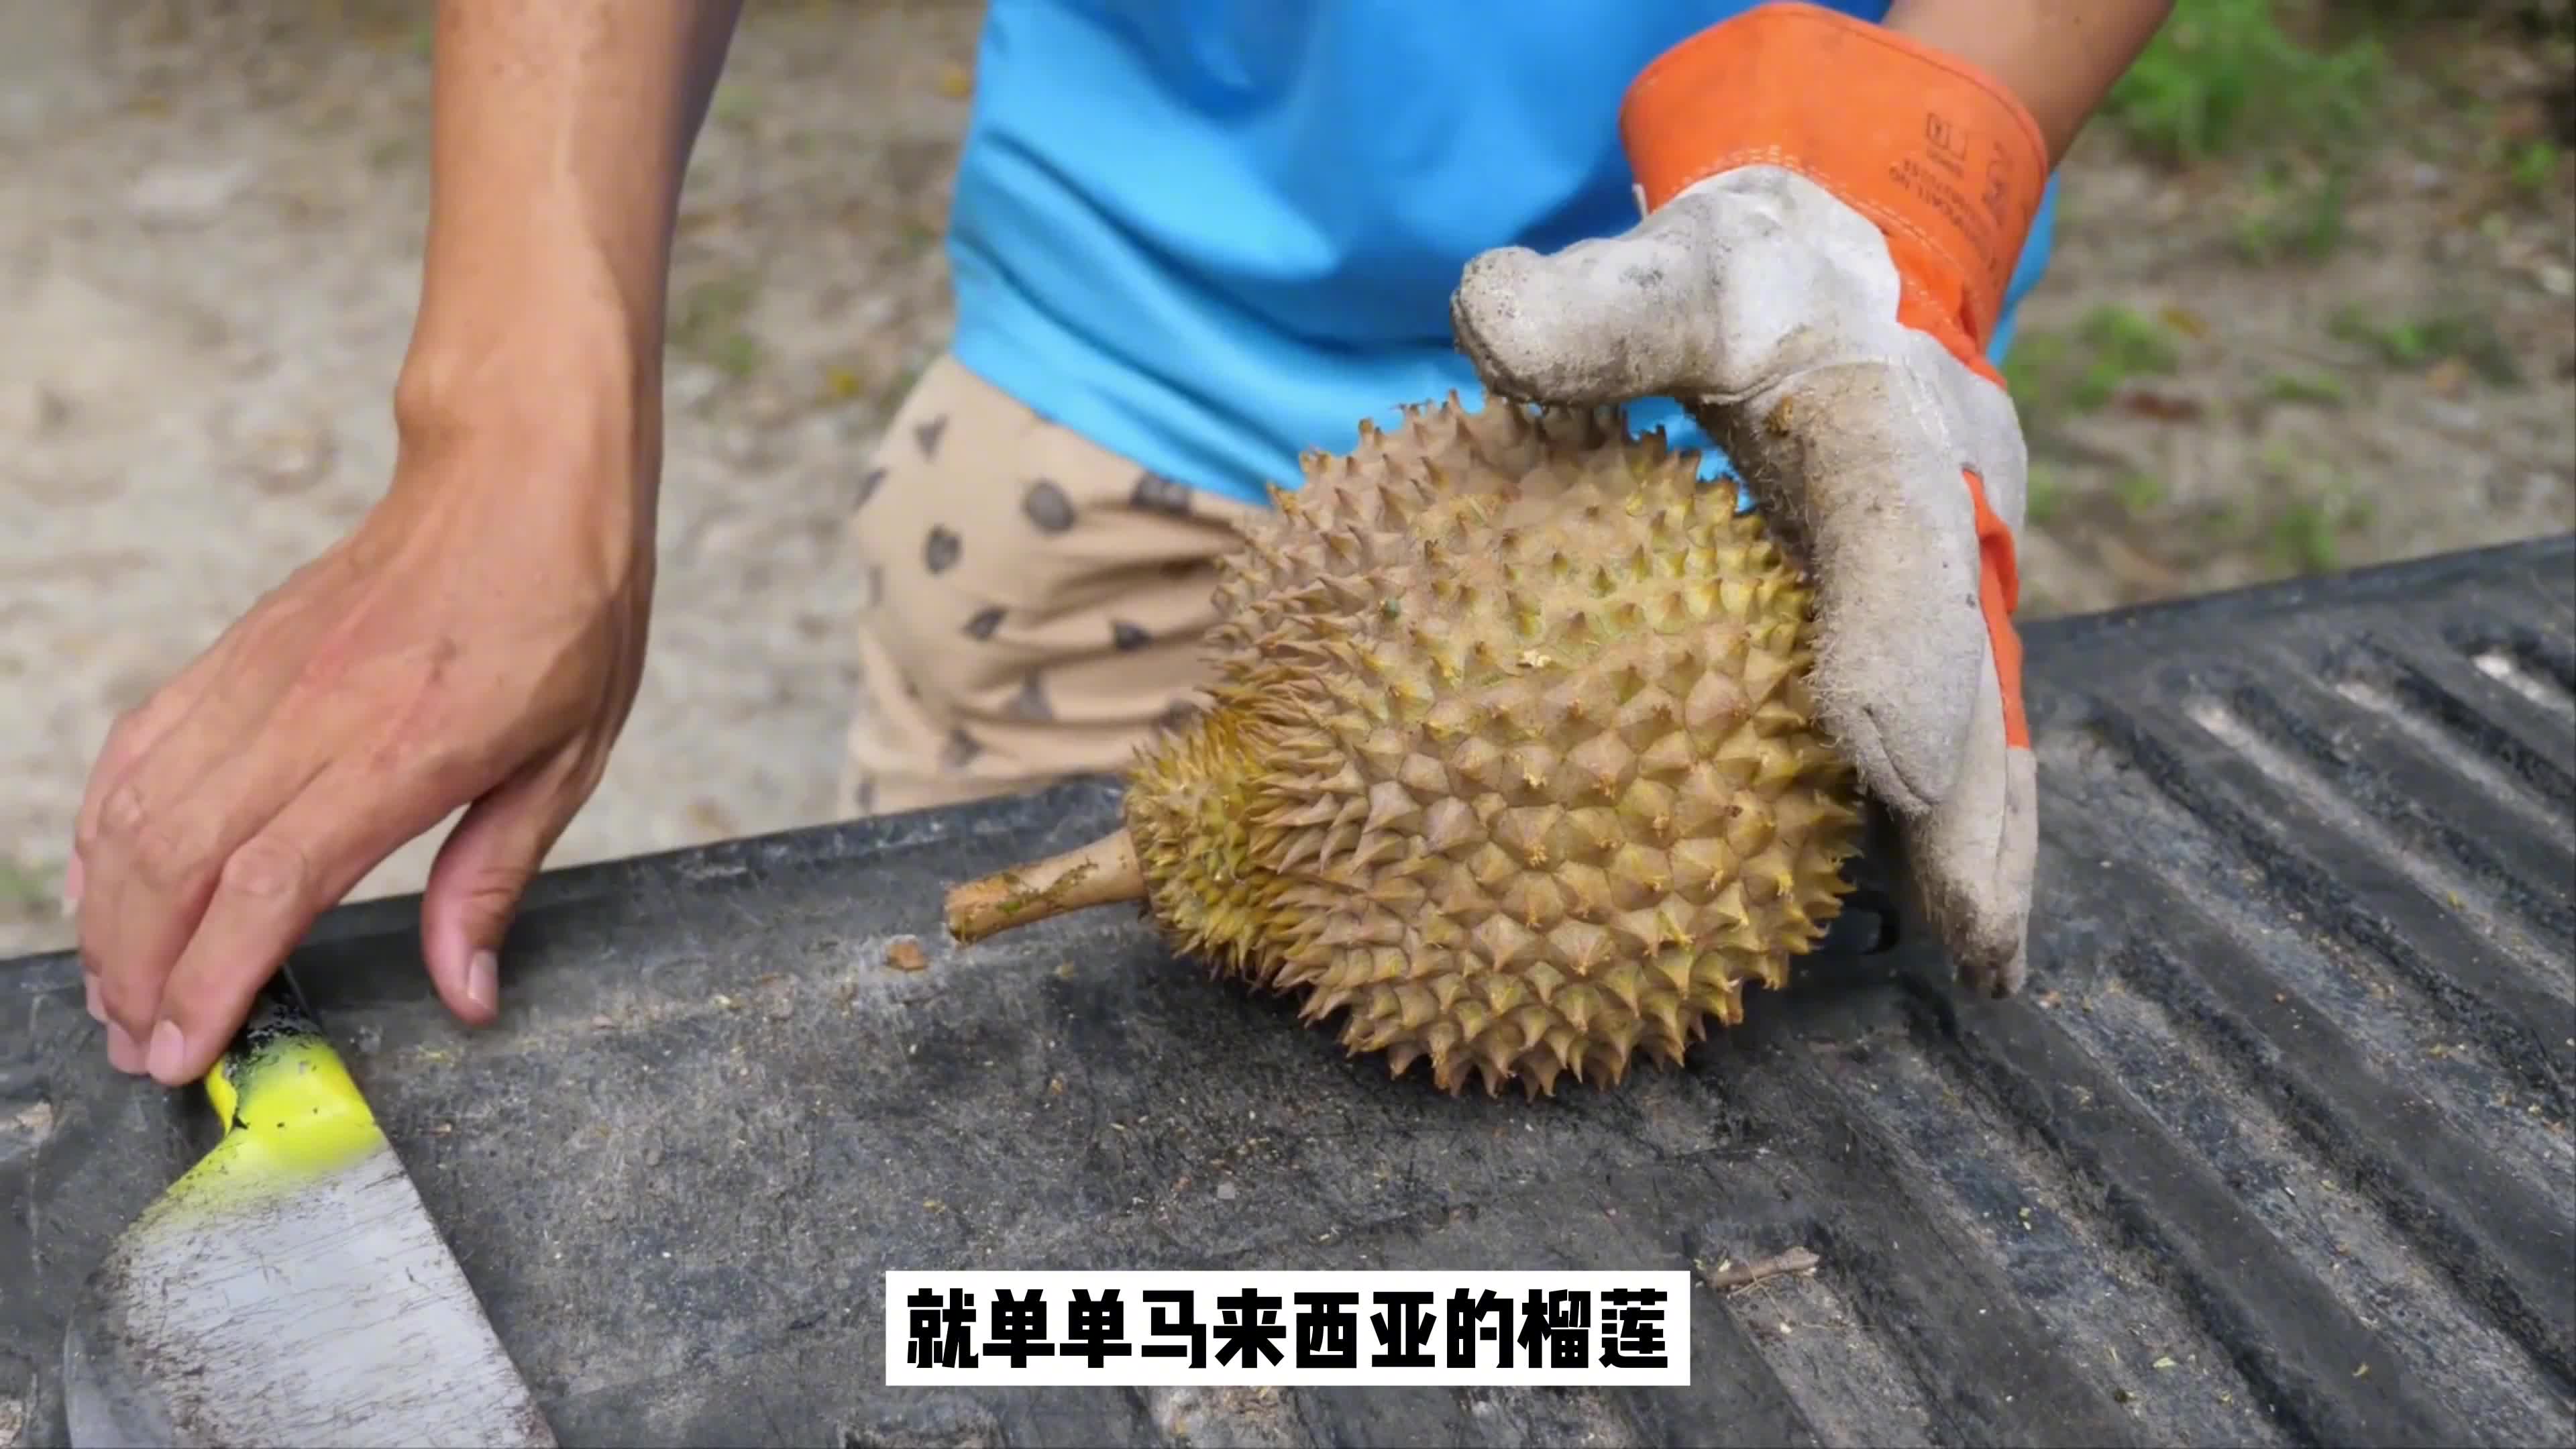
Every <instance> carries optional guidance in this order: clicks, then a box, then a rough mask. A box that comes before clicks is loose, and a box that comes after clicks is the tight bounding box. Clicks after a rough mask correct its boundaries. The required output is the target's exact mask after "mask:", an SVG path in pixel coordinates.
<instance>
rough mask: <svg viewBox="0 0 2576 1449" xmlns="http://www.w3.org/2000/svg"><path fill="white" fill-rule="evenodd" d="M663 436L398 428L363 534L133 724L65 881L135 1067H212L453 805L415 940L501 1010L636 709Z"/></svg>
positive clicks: (222, 641) (464, 1013) (474, 1001)
mask: <svg viewBox="0 0 2576 1449" xmlns="http://www.w3.org/2000/svg"><path fill="white" fill-rule="evenodd" d="M575 411H578V410H577V409H576V410H575ZM655 436H656V430H655V429H654V428H653V427H637V426H631V425H629V423H628V420H627V419H624V418H608V419H606V420H604V425H603V426H599V427H595V428H588V429H584V430H582V431H580V432H578V433H575V432H573V431H572V430H571V429H569V428H566V427H564V426H562V425H561V424H560V423H547V424H540V425H535V426H531V425H529V424H526V423H519V422H513V423H508V424H495V425H492V426H485V427H468V428H464V429H448V430H445V432H444V435H443V436H440V437H437V438H435V439H424V438H422V437H420V436H417V435H415V436H412V437H407V438H406V443H405V447H404V451H403V456H402V461H401V462H400V464H399V465H398V466H397V468H396V471H395V477H394V481H393V484H392V487H391V488H390V489H389V490H388V491H387V493H386V496H385V498H384V499H383V500H382V501H381V502H380V503H379V504H378V505H377V506H376V507H375V508H374V510H373V511H371V512H370V513H369V514H368V515H367V517H366V518H365V519H364V520H363V521H362V522H360V524H359V525H358V526H357V528H356V529H355V530H353V531H352V532H351V534H350V535H349V536H348V537H347V538H345V539H343V540H342V541H340V542H339V543H337V544H335V545H333V546H332V547H331V548H330V549H329V550H327V551H326V552H324V553H323V554H322V555H321V556H320V557H318V558H316V559H314V560H313V561H312V562H310V563H308V564H306V565H305V566H304V567H303V568H301V569H299V570H297V571H296V572H295V573H294V574H293V575H292V576H290V577H289V578H288V579H287V580H286V581H285V582H284V583H283V584H281V585H280V586H279V587H278V588H276V589H275V590H273V591H272V592H270V593H269V594H268V595H267V596H266V597H264V598H262V599H261V600H260V601H259V603H258V604H257V605H256V606H254V607H253V608H252V609H251V610H250V611H249V613H248V614H246V615H245V616H244V617H243V618H242V619H240V620H239V621H238V622H236V623H235V624H233V625H232V627H231V628H229V629H228V630H226V631H225V633H224V634H223V635H222V637H220V638H219V639H217V640H216V641H215V643H214V644H213V646H212V647H210V648H209V649H208V650H207V651H206V652H205V653H204V654H203V655H201V656H200V657H199V658H197V659H196V660H195V661H194V662H193V663H191V664H189V665H188V666H187V667H186V668H185V669H183V670H182V671H180V673H179V674H178V676H177V677H176V678H174V679H172V680H171V681H169V682H168V683H167V684H165V685H163V686H162V687H161V689H160V690H159V691H158V692H157V693H155V694H154V695H153V696H152V697H151V698H150V699H148V700H146V701H145V702H144V703H143V704H142V705H141V706H140V707H139V708H137V709H135V710H134V711H133V712H132V713H130V714H128V715H126V716H125V717H124V718H122V719H120V720H119V721H118V722H117V724H116V726H115V728H114V729H113V730H111V731H110V732H109V735H108V738H107V743H106V746H105V748H104V750H103V751H102V753H101V754H100V757H99V759H98V762H97V764H96V765H95V766H94V767H93V769H92V771H91V774H90V779H89V785H88V790H87V793H86V795H85V796H84V798H83V799H82V802H81V808H80V817H79V821H78V825H77V827H76V830H75V834H74V848H75V858H74V862H73V868H72V874H73V881H74V884H73V885H72V887H71V889H72V891H73V892H75V893H76V895H77V899H78V913H79V934H80V948H81V953H82V959H83V968H84V970H85V972H86V973H87V974H88V976H89V987H90V1010H91V1014H92V1015H93V1016H96V1017H98V1018H99V1019H100V1020H101V1021H102V1022H104V1023H105V1024H106V1027H107V1038H108V1055H109V1058H110V1060H111V1061H113V1062H114V1064H115V1065H116V1066H117V1068H118V1069H119V1070H122V1071H127V1072H134V1071H142V1070H149V1072H150V1073H151V1075H152V1076H153V1077H155V1078H156V1079H158V1080H159V1081H161V1082H163V1083H165V1084H169V1085H174V1086H175V1085H178V1084H181V1083H184V1082H188V1081H190V1080H193V1079H195V1078H197V1077H199V1076H201V1075H203V1073H204V1072H205V1071H206V1070H207V1069H208V1068H209V1067H210V1066H211V1065H212V1064H213V1062H214V1060H215V1058H216V1057H217V1056H218V1055H219V1054H220V1053H221V1052H222V1051H223V1049H224V1046H225V1044H226V1042H227V1041H228V1039H229V1038H230V1036H231V1035H232V1033H233V1032H234V1031H235V1030H236V1029H237V1028H238V1027H239V1025H240V1023H241V1021H242V1020H243V1018H244V1016H245V1014H246V1012H247V1010H248V1007H249V1002H250V998H251V996H252V994H253V993H254V992H256V991H257V990H258V989H259V987H260V985H261V984H262V983H263V982H264V981H266V980H267V978H268V977H269V976H270V975H271V974H272V973H273V972H274V971H275V970H276V968H277V966H278V964H279V963H280V961H282V960H283V959H284V957H285V955H286V953H287V952H288V951H289V950H291V949H292V948H293V947H294V945H295V944H296V943H297V941H298V940H299V939H300V938H301V937H302V936H303V934H304V932H305V931H306V930H307V929H308V928H309V927H310V926H311V924H312V922H313V920H314V918H315V917H316V916H317V915H318V914H320V913H321V912H322V911H323V910H325V909H327V908H329V907H330V906H331V905H333V904H334V903H336V902H337V901H338V900H339V899H340V898H341V897H342V896H343V895H345V894H346V893H347V892H348V891H349V890H350V889H351V888H352V887H353V886H355V885H356V884H357V883H358V881H359V880H361V879H362V878H363V877H364V876H365V875H366V874H367V872H369V871H371V870H373V869H374V868H375V867H376V866H377V865H378V864H379V863H380V862H382V861H383V860H384V859H385V857H387V856H389V855H391V854H392V853H393V852H394V851H395V850H397V849H400V848H401V847H402V846H403V845H404V844H405V843H407V842H409V841H410V840H412V839H413V838H415V837H417V836H419V835H421V834H422V833H424V832H425V831H427V830H429V829H430V828H431V827H432V826H434V825H436V824H437V823H438V822H439V821H440V820H442V819H444V818H446V816H447V815H448V814H450V813H451V812H453V811H455V810H456V809H457V808H458V807H460V806H469V805H470V806H471V808H470V809H468V810H467V812H466V814H465V815H464V817H463V818H462V819H461V820H460V821H459V822H458V824H457V826H456V828H455V830H454V831H453V832H452V833H451V834H450V835H449V836H448V838H447V840H446V842H445V843H444V845H443V846H442V847H441V849H440V851H439V853H438V856H437V860H436V863H435V864H434V865H433V866H432V868H431V872H430V877H429V882H428V887H427V893H426V896H425V898H424V900H423V902H422V919H421V929H422V940H423V945H424V947H425V955H426V964H427V966H428V969H429V972H430V975H431V978H432V980H433V981H434V982H435V984H436V986H437V990H438V993H439V995H440V997H441V999H443V1000H444V1001H445V1002H446V1003H447V1005H448V1007H449V1008H450V1009H451V1010H453V1011H454V1012H455V1013H456V1014H457V1015H458V1016H459V1017H461V1018H463V1019H464V1020H466V1021H468V1022H471V1023H475V1024H478V1025H479V1024H484V1023H488V1022H490V1021H491V1020H492V1019H493V1017H494V1015H495V1009H496V1006H497V998H498V985H497V975H496V967H497V962H496V959H495V955H494V953H495V951H496V950H497V948H498V946H499V944H500V939H501V935H502V932H503V931H504V929H505V928H506V926H507V925H508V922H509V920H510V918H511V916H512V914H513V913H514V912H515V911H516V909H517V906H518V901H519V897H520V894H521V892H522V891H523V890H524V889H525V887H526V885H527V882H528V880H529V879H530V878H531V877H532V876H533V875H534V874H535V873H536V871H537V869H538V866H539V864H540V862H541V861H542V860H543V858H544V856H545V854H546V852H547V851H548V850H549V849H551V848H552V847H553V845H554V842H555V840H556V839H557V838H558V837H559V836H560V835H561V834H562V832H563V829H564V827H565V826H566V825H567V824H569V823H570V821H571V819H572V817H573V815H574V813H575V812H576V811H577V810H578V809H579V808H580V807H581V805H582V803H583V802H584V801H586V800H587V799H588V798H589V797H590V793H591V791H592V790H593V789H594V788H596V787H597V785H598V782H599V778H600V774H601V772H602V770H603V769H604V768H605V766H606V763H607V759H608V754H609V748H610V746H611V744H612V743H613V742H614V741H615V739H616V736H617V733H618V731H619V730H620V729H621V728H622V727H623V726H624V724H625V720H626V715H627V711H628V709H629V707H630V706H631V705H632V703H633V701H634V697H635V691H636V686H637V684H638V682H639V679H640V675H641V671H642V665H643V656H644V645H645V634H646V619H647V615H648V613H649V610H650V602H651V593H652V558H653V550H652V530H651V512H650V510H651V502H650V498H651V486H650V480H651V479H652V477H653V475H654V472H655V470H656V468H657V467H658V455H657V453H656V452H655V445H654V442H653V439H654V438H655ZM639 479H641V480H645V486H644V487H640V488H639V487H637V486H635V484H636V481H637V480H639Z"/></svg>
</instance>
